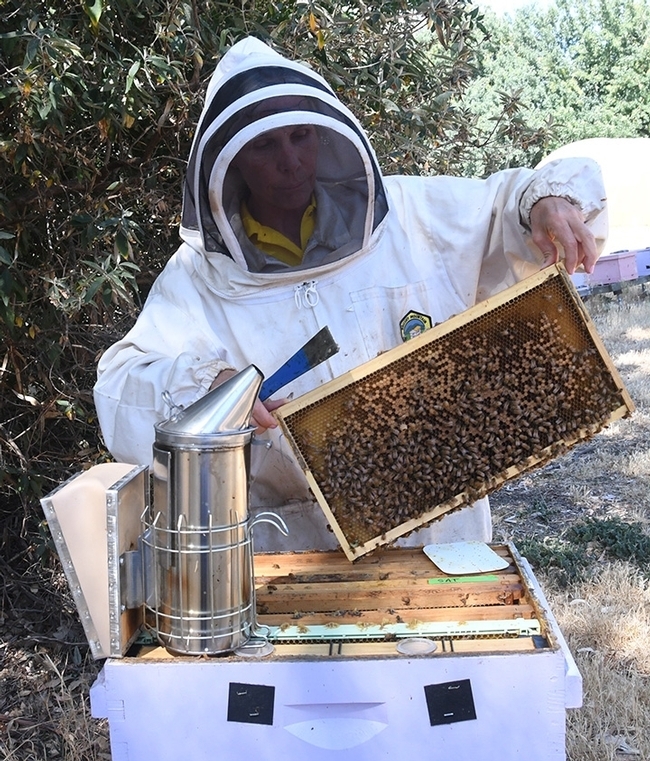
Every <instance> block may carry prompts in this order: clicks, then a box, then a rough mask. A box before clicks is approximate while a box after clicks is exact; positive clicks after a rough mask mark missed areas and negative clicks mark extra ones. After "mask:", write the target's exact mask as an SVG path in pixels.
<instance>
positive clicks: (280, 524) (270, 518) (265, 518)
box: [248, 511, 289, 536]
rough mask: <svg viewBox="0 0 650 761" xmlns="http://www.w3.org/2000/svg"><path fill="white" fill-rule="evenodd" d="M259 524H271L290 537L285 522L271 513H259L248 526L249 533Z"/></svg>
mask: <svg viewBox="0 0 650 761" xmlns="http://www.w3.org/2000/svg"><path fill="white" fill-rule="evenodd" d="M257 523H270V524H271V525H272V526H275V527H276V528H277V530H278V531H279V532H280V533H281V534H283V535H284V536H289V529H288V528H287V524H286V523H285V522H284V520H283V519H282V518H281V517H280V516H279V515H278V514H277V513H273V512H270V511H265V512H263V513H258V514H257V515H256V516H255V517H254V518H253V520H252V521H251V522H250V523H249V524H248V530H249V532H250V531H252V530H253V526H255V524H257Z"/></svg>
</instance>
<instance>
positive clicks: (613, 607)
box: [0, 288, 650, 761]
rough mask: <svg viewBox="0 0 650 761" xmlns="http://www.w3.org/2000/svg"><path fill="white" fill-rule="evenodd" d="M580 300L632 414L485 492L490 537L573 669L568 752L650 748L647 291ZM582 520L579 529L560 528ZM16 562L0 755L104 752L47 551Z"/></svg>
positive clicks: (5, 596) (600, 754)
mask: <svg viewBox="0 0 650 761" xmlns="http://www.w3.org/2000/svg"><path fill="white" fill-rule="evenodd" d="M587 306H588V308H589V311H590V312H591V313H592V316H593V317H594V320H595V322H596V324H597V327H598V329H599V332H600V333H601V335H602V336H603V339H604V341H605V343H606V345H607V347H608V349H609V351H610V353H611V355H612V357H613V358H614V361H615V362H616V365H617V366H618V367H619V369H620V371H621V373H622V375H623V377H624V379H625V382H626V385H627V386H628V389H629V391H630V393H631V395H632V397H633V399H634V401H635V403H636V405H637V412H636V413H635V414H634V416H633V417H632V418H631V419H629V420H624V421H620V422H618V423H616V424H614V425H613V426H611V428H609V429H607V430H606V431H604V432H602V433H601V434H599V435H598V436H597V437H595V438H594V439H593V440H592V441H591V442H588V443H586V444H583V445H582V446H580V447H578V448H576V449H574V450H573V451H572V452H570V453H569V454H568V455H565V456H564V457H562V458H560V459H559V460H557V461H555V462H553V463H551V464H550V465H548V466H547V467H546V468H543V469H540V470H539V471H536V472H534V473H531V474H528V475H526V476H525V477H522V478H520V479H519V480H517V481H515V482H513V483H512V484H509V485H508V486H507V487H504V488H503V489H502V490H501V491H500V492H499V493H498V494H496V495H494V496H493V500H492V502H493V508H494V516H495V538H496V539H498V540H502V539H511V540H513V541H514V542H515V544H516V545H517V546H518V547H519V548H520V549H521V550H522V551H523V552H524V554H526V556H527V557H528V558H529V560H530V561H531V563H532V565H533V568H534V569H535V572H536V575H537V576H538V578H539V580H540V582H541V583H542V585H543V586H544V588H545V592H546V594H547V596H548V598H549V601H550V603H551V607H552V609H553V611H554V613H555V616H556V618H557V619H558V621H559V623H560V627H561V628H562V630H563V632H564V634H565V636H566V638H567V641H568V643H569V645H570V648H571V650H572V652H573V653H574V655H575V657H576V660H577V662H578V665H579V667H580V670H581V672H582V675H583V679H584V706H583V708H581V709H577V710H572V711H570V712H569V714H568V739H567V753H568V758H569V759H570V761H607V760H610V761H611V760H612V759H619V761H620V760H621V759H625V758H639V759H650V690H649V687H650V684H649V680H650V651H649V650H648V648H647V641H648V632H649V630H650V584H649V581H648V579H649V578H650V550H648V547H650V545H648V547H646V544H644V541H643V540H644V539H647V538H648V537H650V504H649V502H648V478H649V476H650V435H648V434H649V431H650V327H647V326H650V300H646V299H645V298H644V294H643V293H642V292H641V291H640V289H639V288H633V289H629V290H628V291H626V292H625V293H624V295H623V298H622V299H621V300H620V301H619V300H617V299H613V298H607V297H599V299H592V300H590V301H589V302H587ZM586 519H589V520H592V521H595V523H594V524H593V526H595V527H596V529H597V531H596V534H595V535H594V536H592V538H591V539H589V538H585V537H584V536H582V538H581V537H580V535H579V534H576V533H574V534H572V533H571V532H572V531H574V532H575V529H576V527H580V526H581V525H583V524H584V521H585V520H586ZM612 520H615V521H617V522H616V523H614V524H609V523H607V521H612ZM603 526H609V528H610V529H611V528H612V526H613V530H614V532H615V533H616V532H618V533H619V534H620V537H618V538H620V540H621V541H620V542H619V544H614V543H613V540H612V533H611V530H610V532H609V533H608V534H606V533H605V532H602V533H600V534H599V533H598V531H600V530H601V529H602V528H603ZM626 548H629V552H628V555H629V557H627V558H626V557H625V553H626ZM646 550H648V555H647V556H646V554H645V552H646ZM30 552H31V556H32V557H34V556H35V553H34V547H33V546H32V547H31V548H30ZM616 552H617V553H618V555H619V557H620V555H621V554H622V555H623V556H624V557H623V559H616V555H615V553H616ZM20 568H21V565H20V563H18V562H14V559H13V558H11V557H10V555H5V559H1V558H0V571H1V572H2V576H3V579H4V584H3V587H2V590H1V591H0V593H1V600H0V603H1V604H0V658H1V659H2V660H1V661H0V758H1V759H7V761H46V760H48V761H49V760H50V759H53V760H56V761H108V759H110V753H109V745H108V729H107V727H106V725H105V723H104V722H99V721H96V720H94V719H92V718H90V711H89V702H88V691H89V688H90V685H91V684H92V682H93V681H94V679H95V677H96V675H97V672H98V670H99V666H100V664H97V663H94V662H93V661H92V660H91V658H90V656H89V654H88V648H87V646H86V643H85V639H84V635H83V631H82V629H81V625H80V624H79V620H78V616H77V614H76V611H75V608H74V605H73V603H72V601H71V598H70V595H69V592H68V589H67V585H66V583H65V580H64V579H63V577H62V574H61V572H60V569H59V566H58V562H57V560H56V558H52V559H51V560H50V562H49V564H46V565H45V566H43V565H40V564H38V565H31V566H29V569H28V570H27V571H26V572H25V571H24V570H17V569H20Z"/></svg>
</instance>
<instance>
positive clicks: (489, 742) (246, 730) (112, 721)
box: [91, 547, 582, 761]
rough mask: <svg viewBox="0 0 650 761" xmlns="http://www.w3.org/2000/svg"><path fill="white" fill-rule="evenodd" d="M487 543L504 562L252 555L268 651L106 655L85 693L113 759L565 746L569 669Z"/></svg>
mask: <svg viewBox="0 0 650 761" xmlns="http://www.w3.org/2000/svg"><path fill="white" fill-rule="evenodd" d="M495 549H496V550H497V552H498V553H499V554H500V555H501V556H503V557H506V558H507V559H508V561H509V564H508V567H507V568H506V569H504V570H500V571H498V572H497V573H487V574H479V575H473V576H471V577H469V576H464V577H447V576H445V575H444V574H442V573H441V572H439V571H438V570H437V569H436V567H435V566H434V565H433V564H432V563H431V562H430V561H429V560H428V559H427V558H426V557H425V556H424V553H422V552H421V550H420V551H419V554H416V553H418V551H416V550H392V549H387V550H381V551H378V552H376V553H373V554H371V555H368V556H365V557H364V558H361V559H360V560H359V561H358V562H356V563H354V564H350V563H349V562H348V561H347V560H346V559H345V557H344V556H343V555H342V554H341V553H306V554H299V555H297V554H293V553H286V554H283V555H262V556H257V557H256V577H257V584H256V586H257V588H258V611H259V623H260V625H261V626H268V631H269V633H270V635H271V638H272V639H274V641H275V650H274V652H273V653H271V654H270V655H267V656H266V657H259V658H255V657H244V656H240V655H236V654H232V655H227V656H220V657H216V658H212V659H208V658H188V657H171V656H169V655H168V654H167V653H165V651H163V650H161V649H160V648H144V649H142V651H141V652H140V653H139V655H137V656H136V657H125V658H121V659H116V658H111V659H108V660H107V661H106V663H105V665H104V668H103V670H102V672H101V674H100V676H99V678H98V680H97V682H96V683H95V684H94V685H93V687H92V690H91V703H92V712H93V716H95V717H97V718H105V719H108V723H109V727H110V738H111V751H112V759H113V761H148V760H149V759H154V758H155V759H156V761H177V760H178V759H179V758H185V759H192V761H212V759H217V758H218V759H220V760H221V759H223V761H239V759H242V758H255V759H256V760H259V761H277V759H283V761H305V759H309V760H310V761H352V760H354V761H378V760H379V759H390V760H391V761H394V760H395V759H399V758H403V757H408V758H410V757H422V758H426V759H427V760H428V761H438V760H439V761H448V759H454V761H494V759H499V761H515V760H516V761H520V759H522V758H525V759H526V760H527V761H561V760H562V759H565V711H566V708H571V707H578V706H579V705H580V704H581V697H582V685H581V678H580V675H579V673H578V671H577V668H576V666H575V663H574V661H573V659H572V658H571V655H570V653H569V651H568V649H567V647H566V644H565V642H564V640H563V638H562V635H561V634H560V631H559V629H558V627H557V624H556V622H555V620H554V618H553V616H552V614H551V612H550V611H549V609H548V605H547V603H546V601H545V600H544V598H543V595H542V593H541V590H540V589H539V586H538V584H537V582H536V580H535V579H534V576H533V574H532V572H531V571H530V568H529V566H528V564H527V563H526V562H525V560H522V559H521V558H520V557H519V556H518V555H517V553H516V551H515V550H514V548H512V547H497V548H495ZM427 564H428V565H427ZM400 569H401V570H400ZM483 588H484V589H483ZM328 598H329V600H331V602H326V600H327V599H328ZM299 600H302V601H303V603H304V606H299ZM296 606H299V607H296ZM427 606H432V607H430V608H427ZM326 608H329V609H330V610H325V609H326ZM332 608H334V610H332ZM301 611H302V612H301ZM422 643H424V644H428V645H429V647H431V646H432V644H434V643H435V645H436V649H435V651H434V652H432V653H430V654H424V655H418V654H416V655H412V654H408V653H407V654H402V653H400V652H399V651H398V649H397V645H398V644H399V645H400V648H401V649H404V647H405V646H406V649H409V647H413V648H415V650H416V651H417V650H418V649H419V646H420V645H421V644H422Z"/></svg>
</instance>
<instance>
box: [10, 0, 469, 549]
mask: <svg viewBox="0 0 650 761" xmlns="http://www.w3.org/2000/svg"><path fill="white" fill-rule="evenodd" d="M0 30H2V31H1V32H0V60H1V67H2V68H1V69H0V124H1V127H0V130H1V132H0V173H1V177H2V182H1V183H0V267H1V269H0V331H1V333H2V351H1V353H0V383H1V386H2V393H1V395H0V406H1V409H2V414H1V416H0V487H1V489H2V495H3V498H2V500H1V502H2V506H1V507H0V513H2V516H3V518H4V520H6V521H8V522H9V524H11V526H13V528H16V529H19V528H20V527H21V526H22V525H23V523H24V521H25V519H27V523H30V522H31V524H33V523H34V521H38V520H39V519H40V509H39V508H38V506H37V503H36V499H37V498H38V497H40V496H41V495H42V494H43V493H44V492H47V491H49V490H50V489H51V488H53V487H54V486H56V485H57V484H58V483H59V482H61V481H62V480H63V479H64V478H65V477H66V476H68V475H70V474H71V473H73V472H75V471H77V470H79V469H80V468H81V467H84V466H87V465H88V464H91V463H93V462H97V461H101V460H102V459H105V458H107V457H108V454H107V453H106V452H105V450H104V448H103V446H102V443H101V440H100V439H99V432H98V426H97V422H96V419H95V417H94V410H93V403H92V386H93V384H94V380H95V367H96V362H97V359H98V357H99V355H100V354H101V352H102V351H103V350H104V349H105V348H106V347H107V346H108V345H109V344H110V343H111V342H112V341H113V340H115V339H116V338H117V337H118V336H119V335H121V334H122V333H123V332H124V331H125V330H126V329H127V328H128V327H129V326H130V324H131V323H132V321H133V319H134V317H135V314H136V313H137V310H138V307H139V304H140V300H141V298H142V295H144V294H146V292H147V289H148V287H149V285H150V284H151V282H152V280H153V278H154V277H155V275H156V274H157V272H158V271H159V270H160V269H161V268H162V266H163V264H164V263H165V261H166V260H167V258H168V257H169V256H170V255H171V253H172V252H173V250H174V249H175V248H176V245H177V229H178V224H179V220H180V211H181V209H180V202H181V186H182V180H183V171H184V164H185V160H186V157H187V155H188V153H189V147H190V142H191V139H192V135H193V130H194V127H195V124H196V122H197V119H198V116H199V113H200V109H201V104H202V99H203V93H204V90H205V84H206V81H207V79H208V78H209V77H210V75H211V73H212V71H213V69H214V67H215V65H216V63H217V62H218V60H219V58H220V56H221V55H222V54H223V52H224V51H225V50H226V49H227V48H228V47H229V46H230V45H231V44H232V43H233V42H235V41H236V40H238V39H240V38H242V37H243V36H245V35H249V34H253V35H256V36H258V37H260V38H262V39H264V40H266V41H268V42H269V43H270V44H272V45H273V46H275V47H276V48H277V49H278V50H280V51H281V52H284V53H286V54H288V55H290V56H292V57H295V58H299V59H302V60H304V61H306V62H308V63H309V64H310V65H311V66H312V67H314V68H315V69H317V70H318V71H319V72H320V73H322V74H323V75H324V76H325V77H326V78H327V79H328V80H329V82H330V83H331V84H332V86H333V87H334V88H335V89H336V91H337V93H338V94H339V95H340V97H341V98H342V99H343V100H344V101H345V102H347V103H348V104H349V105H350V106H351V108H352V110H353V111H355V112H356V113H357V115H358V116H359V117H360V119H361V120H362V122H363V124H364V125H365V127H366V128H367V129H368V130H369V132H370V133H371V136H372V139H373V142H374V145H375V147H376V149H377V152H378V155H379V158H380V161H381V162H382V164H383V165H384V167H385V168H386V169H387V170H388V171H400V172H427V171H445V172H458V171H460V169H461V165H462V161H461V156H462V148H463V145H465V144H467V142H468V141H470V140H472V139H473V132H472V130H473V126H472V123H471V120H470V119H469V117H468V114H467V113H466V112H465V110H464V107H463V106H462V94H463V92H464V91H465V89H466V87H467V85H468V84H469V81H470V79H471V77H472V74H473V62H474V57H475V53H476V48H477V45H478V44H479V43H480V41H481V40H482V39H483V37H484V33H483V31H482V25H481V15H480V14H479V12H478V10H477V9H476V8H475V7H473V6H472V5H471V4H470V3H469V2H467V1H466V0H425V2H421V1H420V0H377V1H376V2H374V3H372V4H366V2H364V0H352V1H351V2H348V1H346V2H342V1H341V0H318V1H316V0H315V1H314V2H306V1H305V0H287V2H278V0H258V2H251V1H250V0H245V1H244V2H243V3H241V4H230V3H225V2H217V3H214V2H208V1H207V0H82V2H81V3H79V4H77V3H67V2H63V0H45V1H44V2H41V1H40V0H39V1H38V2H37V1H36V0H24V1H23V2H18V0H4V2H3V3H1V4H0ZM18 533H19V532H18V530H16V531H13V530H12V531H10V532H9V533H8V534H7V532H6V531H5V542H7V541H9V542H13V541H15V540H16V536H17V534H18ZM7 536H9V539H7V538H6V537H7ZM9 554H10V555H11V554H12V550H11V549H10V550H9Z"/></svg>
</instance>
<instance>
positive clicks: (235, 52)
mask: <svg viewBox="0 0 650 761" xmlns="http://www.w3.org/2000/svg"><path fill="white" fill-rule="evenodd" d="M304 124H308V125H313V126H314V127H315V129H316V133H317V135H318V160H317V169H316V186H315V190H314V193H315V197H316V229H315V231H314V236H312V240H310V244H309V245H308V249H307V250H310V249H313V250H310V253H309V255H308V254H307V251H306V253H305V257H304V258H303V264H302V265H301V266H300V267H298V268H294V269H308V268H311V267H316V266H319V265H321V264H326V263H329V262H331V261H336V260H338V259H341V258H343V257H344V256H348V255H350V254H352V253H355V252H356V251H358V250H360V249H362V248H364V247H365V246H366V245H367V244H368V243H369V242H370V240H371V237H372V234H373V232H374V231H375V230H376V228H377V226H378V225H379V223H380V222H381V220H382V219H383V218H384V216H385V215H386V212H387V208H388V207H387V203H386V194H385V190H384V186H383V181H382V177H381V173H380V170H379V166H378V163H377V159H376V157H375V154H374V152H373V150H372V148H371V147H370V144H369V142H368V139H367V137H366V135H365V133H364V131H363V129H362V127H361V125H360V124H359V122H358V121H357V119H356V118H355V117H354V116H353V114H352V113H351V112H350V111H349V110H348V109H347V108H346V107H345V106H344V105H343V104H342V103H341V102H340V101H339V100H338V98H337V97H336V96H335V94H334V92H333V91H332V89H331V88H330V87H329V85H328V84H327V83H326V82H325V80H324V79H323V78H322V77H320V76H319V75H318V74H316V73H315V72H313V71H311V70H310V69H309V68H308V67H307V66H305V65H303V64H301V63H298V62H296V61H291V60H289V59H287V58H284V57H283V56H281V55H280V54H278V53H276V52H275V51H274V50H272V49H271V48H270V47H269V46H268V45H266V44H264V43H263V42H261V41H260V40H257V39H255V38H252V37H249V38H247V39H245V40H242V41H241V42H238V43H237V44H236V45H233V47H232V48H231V49H230V50H229V51H228V52H227V53H226V54H225V55H224V57H223V58H222V59H221V61H220V62H219V64H218V66H217V68H216V70H215V72H214V74H213V76H212V79H211V80H210V83H209V85H208V89H207V93H206V101H205V106H204V108H203V112H202V114H201V118H200V120H199V124H198V126H197V131H196V135H195V137H194V142H193V144H192V149H191V152H190V157H189V162H188V167H187V174H186V178H185V187H184V192H183V215H182V221H181V237H182V238H183V239H184V240H185V241H186V242H188V243H190V245H192V246H193V247H194V248H199V249H202V250H203V252H204V253H205V254H206V256H208V257H209V258H210V259H212V255H213V254H221V255H226V256H230V257H231V258H232V259H233V260H234V261H235V262H236V263H237V264H238V265H239V266H241V267H242V268H243V269H246V270H249V271H252V272H275V271H286V270H287V268H288V265H285V264H283V263H281V262H279V261H277V260H274V259H272V257H269V256H266V255H264V254H262V252H260V251H259V250H258V249H256V248H255V247H254V246H253V244H252V243H251V242H250V241H249V240H248V238H247V237H246V235H245V233H243V228H242V225H241V218H240V207H241V200H242V198H244V197H245V195H246V193H247V188H246V186H245V184H244V182H243V179H242V177H241V174H240V173H239V170H238V169H236V168H235V167H234V166H233V159H234V158H235V157H236V156H237V154H238V153H239V151H240V150H241V149H242V147H243V146H245V145H246V144H247V143H248V142H250V141H251V140H253V139H256V138H258V137H259V136H260V135H262V134H264V133H265V132H268V131H269V130H274V129H277V128H281V127H290V126H295V125H304ZM319 218H320V220H321V222H322V224H321V225H320V227H321V228H327V229H326V230H325V229H321V230H320V232H319ZM325 222H327V224H325ZM319 235H320V237H319Z"/></svg>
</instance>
